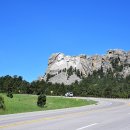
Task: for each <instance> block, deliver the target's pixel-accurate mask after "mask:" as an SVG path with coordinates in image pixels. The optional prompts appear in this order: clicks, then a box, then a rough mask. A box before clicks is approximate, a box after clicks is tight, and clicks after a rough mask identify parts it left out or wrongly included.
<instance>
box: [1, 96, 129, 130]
mask: <svg viewBox="0 0 130 130" xmlns="http://www.w3.org/2000/svg"><path fill="white" fill-rule="evenodd" d="M86 99H92V100H96V101H98V104H97V105H90V106H83V107H77V108H67V109H60V110H50V111H40V112H30V113H21V114H11V115H1V116H0V130H130V99H103V98H86Z"/></svg>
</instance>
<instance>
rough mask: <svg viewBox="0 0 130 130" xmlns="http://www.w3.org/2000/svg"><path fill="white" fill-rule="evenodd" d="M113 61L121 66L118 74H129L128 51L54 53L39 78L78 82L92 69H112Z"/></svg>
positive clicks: (129, 56)
mask: <svg viewBox="0 0 130 130" xmlns="http://www.w3.org/2000/svg"><path fill="white" fill-rule="evenodd" d="M113 61H118V62H117V63H116V64H118V65H119V66H121V65H122V66H123V69H122V71H121V72H119V73H120V74H122V75H123V76H124V77H126V76H128V75H130V51H129V52H125V51H123V50H119V49H114V50H108V51H107V53H106V55H103V56H101V55H93V56H87V55H83V54H82V55H79V56H65V55H64V54H63V53H55V54H52V55H51V57H50V58H49V61H48V68H47V71H46V74H45V76H43V77H41V78H40V80H42V79H44V80H46V81H48V82H52V83H64V84H66V85H70V84H72V83H74V82H75V81H76V80H77V81H78V82H80V81H81V79H82V78H83V77H87V76H88V75H89V74H90V75H91V74H93V71H98V70H100V69H101V68H102V69H103V72H104V73H106V72H107V70H108V69H110V68H111V69H112V70H113V66H112V62H113Z"/></svg>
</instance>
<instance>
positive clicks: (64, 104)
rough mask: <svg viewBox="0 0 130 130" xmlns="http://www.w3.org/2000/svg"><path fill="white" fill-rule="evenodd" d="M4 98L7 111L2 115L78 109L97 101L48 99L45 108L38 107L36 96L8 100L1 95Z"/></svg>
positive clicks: (1, 111)
mask: <svg viewBox="0 0 130 130" xmlns="http://www.w3.org/2000/svg"><path fill="white" fill-rule="evenodd" d="M0 95H2V96H3V97H4V100H5V105H6V110H5V111H3V110H0V115H3V114H12V113H21V112H32V111H42V110H52V109H61V108H69V107H78V106H84V105H90V104H94V103H96V102H95V101H87V100H83V99H74V98H64V97H47V103H46V105H45V107H44V108H40V107H38V106H37V104H36V103H37V96H36V95H26V94H14V95H13V96H14V98H12V99H11V98H8V97H7V96H6V95H5V94H0Z"/></svg>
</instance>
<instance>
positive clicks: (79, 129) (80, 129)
mask: <svg viewBox="0 0 130 130" xmlns="http://www.w3.org/2000/svg"><path fill="white" fill-rule="evenodd" d="M97 124H98V123H94V124H90V125H87V126H84V127H80V128H78V129H76V130H82V129H85V128H88V127H91V126H94V125H97Z"/></svg>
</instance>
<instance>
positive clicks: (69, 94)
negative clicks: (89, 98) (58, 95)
mask: <svg viewBox="0 0 130 130" xmlns="http://www.w3.org/2000/svg"><path fill="white" fill-rule="evenodd" d="M65 97H73V93H72V92H67V93H66V94H65Z"/></svg>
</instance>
